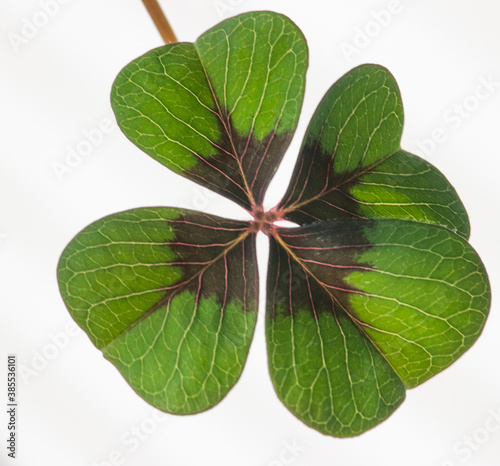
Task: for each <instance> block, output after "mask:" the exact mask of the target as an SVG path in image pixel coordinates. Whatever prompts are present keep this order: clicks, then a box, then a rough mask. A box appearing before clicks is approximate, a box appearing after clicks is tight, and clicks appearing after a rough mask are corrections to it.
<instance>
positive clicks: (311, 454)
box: [0, 0, 500, 466]
mask: <svg viewBox="0 0 500 466" xmlns="http://www.w3.org/2000/svg"><path fill="white" fill-rule="evenodd" d="M45 1H47V0H45ZM61 3H63V2H62V0H61ZM64 3H65V4H64V5H61V6H60V7H59V11H57V12H54V13H53V15H52V17H50V18H48V17H47V15H46V14H45V13H43V9H42V8H41V2H40V1H39V0H35V1H32V0H24V1H19V0H0V134H1V137H0V283H1V291H0V303H1V304H0V306H1V307H0V308H1V313H2V314H1V315H2V325H1V327H0V357H1V358H2V359H1V361H2V362H1V364H0V387H1V390H0V395H1V398H0V406H1V407H0V410H1V412H2V415H0V432H1V435H0V439H1V443H0V446H1V447H0V464H2V465H3V464H17V465H19V466H21V465H22V466H32V465H37V466H44V465H51V466H68V465H72V466H80V465H82V466H83V465H88V466H91V465H94V464H95V465H97V464H100V465H109V464H124V465H130V466H139V465H151V466H155V465H168V466H170V465H175V466H177V465H198V464H209V465H223V466H226V465H227V466H230V465H231V466H232V465H239V466H244V465H245V466H246V465H252V466H255V465H257V466H258V465H262V466H277V465H284V464H294V465H297V466H299V465H313V464H314V465H319V466H323V465H325V466H326V465H329V466H350V465H353V466H354V465H356V466H358V465H364V464H371V465H378V464H383V465H398V466H399V465H402V464H404V465H405V466H417V465H418V466H420V465H426V466H452V465H461V464H471V465H479V466H493V465H497V466H498V465H500V362H499V361H500V358H499V356H500V338H499V337H498V335H499V334H500V314H499V312H500V309H499V308H498V305H496V302H494V303H493V307H492V310H491V314H490V317H489V320H488V322H487V324H486V327H485V330H484V332H483V335H482V336H481V338H480V339H479V340H478V342H477V343H476V344H475V345H474V347H473V348H472V349H471V350H470V351H469V352H468V353H466V354H465V355H464V356H463V357H462V358H461V359H460V360H459V361H458V362H457V363H455V364H454V365H453V366H452V367H451V368H449V369H447V370H445V371H444V372H443V373H441V374H439V375H438V376H436V377H435V378H433V379H432V380H431V381H429V382H427V383H425V384H424V385H423V386H421V387H418V388H416V389H413V390H411V391H409V392H408V393H407V400H406V401H405V402H404V403H403V405H402V406H401V407H400V408H399V409H398V410H397V411H396V412H395V414H394V415H392V416H391V417H390V418H389V419H388V420H387V421H386V422H384V423H382V424H381V425H380V426H378V427H376V428H375V429H373V430H371V431H369V432H368V433H365V434H364V435H362V436H360V437H358V438H354V439H347V440H341V439H333V438H329V437H326V436H323V435H321V434H319V433H317V432H316V431H314V430H312V429H309V428H308V427H306V426H305V425H303V424H302V423H301V422H300V421H298V420H297V419H295V418H294V417H293V416H292V415H291V414H290V413H289V412H288V411H287V410H286V409H285V408H284V407H283V406H282V404H281V403H280V402H279V401H278V399H277V398H276V396H275V394H274V392H273V388H272V386H271V382H270V380H269V376H268V373H267V363H266V354H265V340H264V338H263V326H262V319H261V324H260V325H259V327H258V329H257V334H256V337H255V339H254V342H253V346H252V348H251V351H250V356H249V359H248V363H247V365H246V367H245V370H244V373H243V375H242V377H241V379H240V381H239V382H238V384H237V385H236V387H235V388H234V389H233V390H232V391H231V392H230V393H229V395H228V396H227V397H226V399H225V400H223V401H222V402H221V403H220V404H219V405H218V406H216V407H215V408H214V409H212V410H210V411H208V412H206V413H204V414H199V415H196V416H186V417H176V416H170V415H162V416H161V417H158V412H157V411H155V410H154V409H153V408H152V407H150V406H149V405H148V404H146V403H145V402H144V401H143V400H142V399H141V398H139V397H138V396H137V395H136V394H135V393H134V392H133V391H132V389H130V388H129V386H128V385H127V384H126V382H125V381H124V380H123V379H122V377H121V376H120V374H119V373H118V371H117V370H116V369H115V368H114V367H113V366H112V365H111V364H110V363H109V362H107V361H106V360H104V359H103V357H102V356H101V353H100V352H99V351H98V350H96V349H95V348H94V347H93V345H92V344H91V343H90V341H89V340H88V338H87V337H86V336H85V335H84V334H83V333H81V332H80V333H79V334H76V335H75V332H74V331H73V332H72V331H69V330H68V327H67V326H68V324H69V325H71V322H72V320H71V318H70V316H69V314H68V313H67V311H66V309H65V307H64V304H63V302H62V300H61V299H60V296H59V292H58V288H57V282H56V265H57V260H58V257H59V255H60V253H61V252H62V250H63V248H64V247H65V245H66V244H67V242H68V241H69V240H70V239H71V238H72V237H73V236H74V235H75V234H76V233H77V232H78V231H79V230H81V229H82V228H83V227H85V226H86V225H87V224H89V223H91V222H92V221H94V220H96V219H98V218H100V217H102V216H105V215H108V214H111V213H114V212H117V211H121V210H125V209H130V208H133V207H143V206H152V205H164V206H181V207H186V208H197V209H203V210H205V211H207V212H211V213H214V214H222V215H226V216H234V217H240V218H241V217H242V213H241V212H240V210H239V209H238V208H237V207H235V206H233V205H232V204H231V203H230V202H229V201H225V200H223V199H221V198H219V197H217V196H215V195H210V194H209V193H207V191H205V190H203V189H201V188H199V187H196V186H195V185H194V184H191V183H190V182H188V181H186V180H183V179H181V178H180V177H178V176H177V175H174V174H172V173H170V172H169V171H168V170H167V169H165V168H163V167H162V166H161V165H159V164H158V163H156V162H155V161H154V160H152V159H150V158H149V157H148V156H147V155H145V154H143V153H141V152H140V151H139V150H138V149H137V148H136V147H135V146H133V145H132V144H131V143H130V142H129V141H128V140H126V138H125V137H124V136H123V135H122V134H121V133H120V132H119V130H116V129H115V130H113V131H112V132H110V133H108V134H106V135H104V136H103V138H102V139H103V140H102V142H101V141H98V143H96V144H93V145H90V146H89V144H88V143H85V141H86V136H85V133H84V132H85V131H86V132H90V131H92V130H94V129H95V128H98V127H99V125H101V124H103V121H104V122H105V121H106V119H110V120H112V119H113V115H112V112H111V109H110V105H109V92H110V88H111V84H112V82H113V80H114V77H115V76H116V74H117V73H118V71H119V70H120V69H121V68H122V67H123V66H124V65H125V64H127V63H128V62H129V61H130V60H132V59H134V58H136V57H137V56H139V55H141V54H143V53H145V52H146V51H148V50H149V49H151V48H154V47H157V46H159V45H161V39H160V37H159V35H158V33H157V31H156V29H155V28H154V26H153V24H152V22H151V20H150V18H149V17H148V15H147V13H146V11H145V10H144V8H143V6H142V3H141V2H140V1H139V0H127V1H124V0H107V1H102V0H85V1H83V0H65V2H64ZM397 5H399V6H397ZM162 6H163V7H164V9H165V11H166V13H167V16H168V17H169V19H170V21H171V24H172V25H173V28H174V30H175V32H176V33H177V36H178V38H179V40H183V41H192V40H195V39H196V37H197V36H198V35H199V34H201V33H202V32H204V31H205V30H206V29H208V28H210V27H211V26H213V25H215V24H216V23H217V22H219V21H220V20H222V19H224V18H225V17H229V16H232V15H235V14H238V13H241V12H244V11H249V10H257V9H270V10H274V11H277V12H281V13H284V14H286V15H288V16H289V17H290V18H291V19H292V20H293V21H295V22H296V23H297V24H298V26H299V27H300V28H301V29H302V30H303V32H304V34H305V36H306V37H307V39H308V43H309V48H310V66H309V71H308V78H307V90H306V96H305V102H304V107H303V112H302V117H301V120H300V124H299V127H298V130H297V134H296V137H295V139H294V141H293V143H292V146H291V147H290V150H289V151H288V153H287V156H286V158H285V160H284V162H283V164H282V167H281V168H280V171H279V174H278V176H277V178H276V180H275V183H274V182H273V189H271V191H270V196H269V197H268V199H267V204H268V206H272V205H273V204H275V203H276V202H277V201H278V200H279V198H280V195H281V194H282V193H283V191H284V189H285V186H286V183H287V180H288V176H289V174H290V173H291V170H292V168H293V163H294V160H295V157H296V154H297V149H298V147H299V145H300V141H301V139H302V135H303V133H304V131H305V127H306V125H307V123H308V121H309V118H310V116H311V114H312V112H313V111H314V108H315V106H316V105H317V104H318V102H319V100H320V99H321V97H322V95H323V94H324V93H325V92H326V90H327V89H328V87H329V86H330V85H331V84H332V83H333V82H334V81H335V80H336V79H338V78H339V77H340V76H341V75H342V74H344V73H345V72H346V71H348V70H349V69H350V68H352V67H353V66H355V65H357V64H360V63H365V62H373V63H379V64H383V65H385V66H386V67H388V68H389V69H390V70H391V71H392V73H393V74H394V75H395V77H396V79H397V81H398V83H399V85H400V87H401V92H402V95H403V102H404V105H405V114H406V122H405V131H404V135H403V147H404V148H405V149H407V150H409V151H413V152H416V153H418V154H420V155H422V156H424V157H425V158H427V159H428V160H429V161H431V162H432V163H434V164H435V165H436V166H438V167H439V168H440V169H441V170H442V171H443V172H444V173H445V174H446V176H447V177H448V179H449V180H450V181H451V182H452V183H453V185H454V186H455V188H456V189H457V191H458V193H459V195H460V196H461V198H462V200H463V202H464V204H465V205H466V207H467V210H468V212H469V215H470V220H471V224H472V236H471V243H472V245H473V246H474V247H475V248H476V249H477V251H478V252H479V254H480V255H481V257H482V259H483V261H484V263H485V265H486V268H487V270H488V272H489V274H490V279H491V283H492V288H493V295H494V296H495V293H496V292H499V291H500V290H499V288H498V286H497V285H498V282H499V274H500V270H499V262H500V261H499V259H500V254H499V241H498V235H499V231H500V223H499V222H500V221H499V215H498V198H499V180H498V170H499V168H500V165H499V162H498V159H499V142H500V131H499V127H500V126H499V123H500V29H499V27H498V24H499V20H500V5H499V4H498V1H497V0H476V1H474V2H472V1H467V0H441V1H440V2H436V1H433V0H428V1H427V0H426V1H424V0H420V1H416V0H400V1H399V2H398V1H396V2H394V0H393V1H392V2H390V1H388V0H356V1H355V2H353V1H351V0H336V1H331V0H328V1H326V0H325V1H319V0H316V1H313V0H310V1H307V2H306V1H303V0H301V1H294V0H287V1H284V0H282V1H278V0H266V1H250V0H246V1H245V0H218V1H215V0H189V1H188V0H184V1H180V0H163V1H162ZM389 6H392V7H393V8H392V11H393V12H394V13H392V14H391V15H390V17H389V18H388V17H387V14H385V15H384V14H380V13H379V14H377V13H378V12H380V11H381V10H386V11H387V10H388V8H389ZM394 6H396V8H394ZM44 15H45V19H47V21H44ZM376 18H378V20H377V19H376ZM35 20H36V21H37V22H38V25H39V27H37V26H35V29H33V28H31V29H30V27H29V26H27V24H28V22H32V21H35ZM377 21H378V23H377ZM381 22H385V23H386V24H383V25H382V26H381V25H380V23H381ZM45 23H46V24H45ZM377 24H378V25H377ZM360 31H365V32H366V33H368V34H369V35H370V36H371V37H370V36H364V37H362V35H363V33H362V32H360ZM23 34H24V35H23ZM16 35H17V36H16ZM28 36H29V37H28ZM20 38H21V39H22V40H21V39H20ZM20 41H21V42H20ZM348 45H350V46H353V47H355V46H356V45H357V46H358V48H357V51H356V53H355V52H354V51H353V49H350V52H351V54H349V53H347V52H346V51H345V49H346V48H347V46H348ZM488 80H490V81H492V82H493V84H490V90H489V91H488V90H487V89H486V88H485V87H484V86H483V87H482V88H480V89H479V92H480V96H481V99H482V100H479V99H477V97H475V93H476V92H477V91H478V86H481V82H484V81H488ZM459 105H460V106H462V105H465V107H466V108H467V110H464V112H465V113H462V116H459V117H458V116H456V115H457V114H455V113H454V112H455V110H454V109H458V107H457V106H459ZM439 129H441V132H439ZM436 130H438V131H437V134H440V136H439V141H440V142H439V143H437V144H435V147H434V148H433V147H431V144H429V142H428V141H427V143H422V141H424V140H425V139H428V138H430V137H431V135H432V134H433V133H435V132H436ZM94 134H95V132H94ZM70 148H72V149H78V148H80V149H82V148H84V149H86V150H87V155H86V156H85V157H83V158H81V159H80V160H78V159H73V160H69V161H68V160H67V155H68V153H69V151H70ZM70 161H71V163H72V165H73V166H72V167H71V166H69V165H68V163H69V162H70ZM54 163H56V165H57V163H59V164H62V165H65V166H67V167H68V171H67V172H66V173H64V174H63V175H62V176H60V177H59V178H58V176H57V175H56V172H55V170H54ZM59 167H61V165H59ZM261 244H262V245H263V246H264V244H263V243H261ZM264 249H265V246H264ZM263 273H265V271H263ZM70 330H71V329H70ZM54 339H55V340H57V341H58V343H59V347H57V346H55V344H54V342H53V340H54ZM8 353H16V354H17V355H18V359H19V364H20V366H22V368H21V367H20V371H19V374H18V379H19V382H18V386H19V418H18V426H19V444H18V459H17V460H16V461H15V462H14V461H10V460H9V459H8V458H7V456H6V453H7V452H6V450H5V443H6V442H5V440H4V438H6V436H7V431H6V422H7V419H6V414H5V409H4V408H3V406H4V401H3V400H4V399H5V385H6V381H5V378H6V363H5V361H6V357H5V356H6V355H7V354H8ZM2 374H3V375H2ZM495 415H496V418H495ZM468 437H469V438H470V439H471V440H467V438H468ZM139 439H140V440H139ZM466 442H468V444H467V443H466ZM294 444H295V445H296V446H298V448H297V449H296V450H294V451H290V445H294Z"/></svg>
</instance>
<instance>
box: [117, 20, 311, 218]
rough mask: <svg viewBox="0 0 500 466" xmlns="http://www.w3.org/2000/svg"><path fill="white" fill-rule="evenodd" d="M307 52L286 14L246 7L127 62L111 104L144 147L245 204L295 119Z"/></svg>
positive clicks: (269, 172)
mask: <svg viewBox="0 0 500 466" xmlns="http://www.w3.org/2000/svg"><path fill="white" fill-rule="evenodd" d="M307 55H308V54H307V45H306V41H305V39H304V37H303V35H302V33H301V32H300V30H299V29H298V28H297V27H296V26H295V25H294V24H293V23H292V22H291V21H290V20H289V19H288V18H286V17H285V16H282V15H278V14H275V13H270V12H253V13H245V14H243V15H239V16H237V17H234V18H230V19H228V20H226V21H223V22H222V23H220V24H218V25H217V26H215V27H214V28H212V29H210V30H209V31H207V32H205V33H204V34H203V35H201V36H200V37H199V38H198V40H197V41H196V42H195V43H194V44H191V43H178V44H170V45H166V46H163V47H160V48H158V49H155V50H152V51H150V52H148V53H146V54H145V55H143V56H142V57H139V58H137V59H136V60H134V61H133V62H132V63H130V64H129V65H127V66H126V67H125V68H124V69H123V70H122V71H121V72H120V74H119V75H118V77H117V78H116V81H115V83H114V85H113V90H112V94H111V102H112V105H113V110H114V112H115V114H116V117H117V120H118V123H119V125H120V128H121V129H122V131H123V132H124V133H125V135H126V136H127V137H128V138H129V139H130V140H131V141H132V142H133V143H134V144H136V145H137V146H138V147H139V148H141V149H142V150H144V151H145V152H146V153H147V154H149V155H150V156H152V157H153V158H154V159H156V160H158V161H159V162H160V163H162V164H164V165H165V166H167V167H168V168H170V169H172V170H173V171H175V172H176V173H179V174H181V175H183V176H185V177H186V178H189V179H191V180H193V181H195V182H197V183H199V184H201V185H203V186H205V187H208V188H210V189H212V190H214V191H216V192H218V193H220V194H222V195H224V196H226V197H228V198H229V199H232V200H234V201H236V202H238V203H239V204H240V205H242V206H243V207H244V208H246V209H248V210H251V209H252V207H253V206H254V205H260V204H261V203H262V200H263V197H264V194H265V190H266V188H267V186H268V184H269V182H270V180H271V178H272V176H273V174H274V172H275V171H276V169H277V167H278V165H279V163H280V161H281V159H282V157H283V154H284V153H285V151H286V148H287V147H288V144H289V143H290V140H291V138H292V136H293V132H294V131H295V128H296V126H297V121H298V118H299V114H300V109H301V106H302V100H303V96H304V84H305V72H306V69H307Z"/></svg>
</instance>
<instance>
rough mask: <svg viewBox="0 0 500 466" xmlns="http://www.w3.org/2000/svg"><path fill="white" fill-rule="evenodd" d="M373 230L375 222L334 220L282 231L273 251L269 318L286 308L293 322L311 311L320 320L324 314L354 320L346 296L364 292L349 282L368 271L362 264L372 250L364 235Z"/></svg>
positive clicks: (277, 233) (270, 271) (269, 287)
mask: <svg viewBox="0 0 500 466" xmlns="http://www.w3.org/2000/svg"><path fill="white" fill-rule="evenodd" d="M372 225H373V221H371V220H334V221H329V222H318V223H313V224H310V225H307V226H304V227H300V228H286V229H285V228H284V229H279V230H277V231H276V233H275V235H274V237H271V246H270V265H269V272H268V273H269V279H268V289H267V293H268V308H267V314H268V316H269V317H271V318H273V317H275V316H276V315H277V312H278V309H279V308H281V309H283V311H282V312H285V313H287V312H289V313H290V314H291V315H292V317H293V313H294V312H295V311H299V310H301V309H311V310H312V313H313V315H314V317H315V318H317V316H318V315H319V313H321V312H328V313H330V312H331V313H332V314H335V313H336V312H345V313H346V314H347V315H349V316H351V317H355V315H356V313H355V311H354V309H352V307H351V306H350V304H349V302H348V300H346V299H345V294H346V293H360V290H358V289H356V288H354V287H353V286H352V285H349V284H347V283H346V281H345V277H346V276H347V275H349V274H350V273H351V272H352V271H353V270H355V269H363V270H366V269H369V265H368V264H363V263H358V261H357V260H358V258H359V257H360V255H361V254H363V253H364V252H366V251H367V250H368V249H369V248H370V247H371V246H372V245H371V244H370V242H369V241H368V239H367V238H366V236H365V234H364V231H365V229H366V228H370V227H371V226H372ZM321 242H323V243H325V246H321ZM326 245H327V246H326Z"/></svg>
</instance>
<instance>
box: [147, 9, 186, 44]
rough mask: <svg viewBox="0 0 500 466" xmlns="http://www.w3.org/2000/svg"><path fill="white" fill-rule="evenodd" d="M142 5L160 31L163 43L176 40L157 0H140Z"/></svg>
mask: <svg viewBox="0 0 500 466" xmlns="http://www.w3.org/2000/svg"><path fill="white" fill-rule="evenodd" d="M142 3H144V6H145V7H146V9H147V10H148V13H149V16H151V19H152V20H153V22H154V23H155V26H156V29H158V32H159V33H160V35H161V37H162V39H163V40H164V41H165V44H171V43H173V42H178V40H177V37H175V34H174V31H173V30H172V28H171V27H170V23H169V22H168V20H167V17H166V16H165V13H163V10H162V9H161V6H160V4H159V3H158V0H142Z"/></svg>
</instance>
